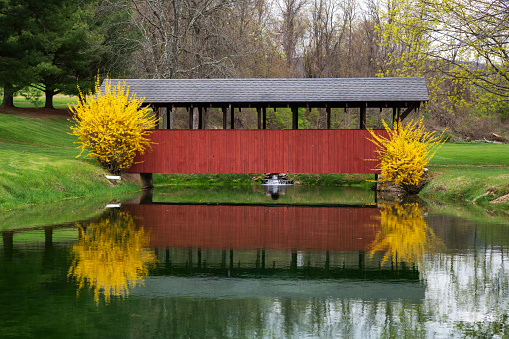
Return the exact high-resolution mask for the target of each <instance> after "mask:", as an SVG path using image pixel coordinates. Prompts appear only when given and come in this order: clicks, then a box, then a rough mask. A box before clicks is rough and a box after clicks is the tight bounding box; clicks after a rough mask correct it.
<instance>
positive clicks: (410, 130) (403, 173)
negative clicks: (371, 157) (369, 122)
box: [369, 119, 445, 193]
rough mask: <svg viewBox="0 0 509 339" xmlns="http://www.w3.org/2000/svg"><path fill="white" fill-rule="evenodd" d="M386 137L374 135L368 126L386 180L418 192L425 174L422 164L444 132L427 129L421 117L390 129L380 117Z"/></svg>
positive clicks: (437, 145) (379, 166) (433, 151)
mask: <svg viewBox="0 0 509 339" xmlns="http://www.w3.org/2000/svg"><path fill="white" fill-rule="evenodd" d="M383 125H384V127H385V130H386V131H387V133H388V137H387V138H386V137H384V136H383V135H377V134H375V133H374V132H373V130H369V132H370V134H371V136H372V139H369V140H370V141H371V142H373V143H374V144H375V145H376V147H377V148H376V154H377V159H375V160H379V161H380V164H379V165H378V166H377V168H376V169H377V170H380V172H381V174H382V176H383V177H384V180H385V181H389V182H391V183H393V184H395V185H399V186H400V187H401V188H403V189H404V190H405V191H406V192H408V193H417V192H418V191H419V188H420V187H421V185H419V184H420V182H421V180H422V179H423V178H424V176H425V175H426V174H425V172H424V167H425V166H426V165H427V164H428V162H429V161H430V160H431V159H432V158H433V156H434V155H435V153H436V151H437V150H438V149H439V148H440V147H441V146H442V145H443V144H444V142H445V141H444V140H443V132H442V134H441V135H437V134H435V133H433V132H426V131H425V129H424V126H423V123H422V119H421V120H419V121H417V122H413V121H411V122H410V123H409V124H407V125H406V126H402V127H400V128H399V129H398V128H396V127H397V126H401V123H397V125H396V124H395V126H394V127H395V128H393V129H391V128H389V126H388V125H387V123H386V122H385V121H383Z"/></svg>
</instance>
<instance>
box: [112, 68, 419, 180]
mask: <svg viewBox="0 0 509 339" xmlns="http://www.w3.org/2000/svg"><path fill="white" fill-rule="evenodd" d="M111 81H112V83H114V84H115V83H116V82H124V83H125V85H126V86H128V87H129V89H130V93H136V95H137V97H144V98H145V102H146V103H149V104H151V105H152V106H153V107H154V109H156V111H157V112H158V114H159V116H160V117H161V121H162V124H161V128H162V129H163V130H156V131H154V132H153V133H152V135H151V137H150V138H151V139H152V141H153V142H155V143H156V144H155V145H154V146H153V149H152V151H148V152H147V153H146V154H145V155H143V156H138V157H137V158H136V159H135V163H137V164H135V165H134V166H133V167H131V168H130V169H129V170H128V172H131V173H142V174H143V176H142V178H143V177H144V178H145V180H146V182H151V179H150V178H151V173H284V172H291V173H375V171H374V170H373V169H374V168H375V166H376V163H374V162H370V161H366V160H367V159H373V158H374V157H375V154H374V149H373V146H372V143H371V142H370V141H368V139H367V137H368V135H369V134H368V132H367V131H366V128H367V127H368V126H367V124H366V110H367V109H368V108H378V109H380V111H382V110H383V109H392V117H393V121H397V120H403V119H404V118H405V117H406V116H408V114H410V113H411V112H412V111H414V110H416V109H418V108H419V107H420V106H421V105H422V104H423V103H424V102H426V101H428V92H427V88H426V82H425V80H424V78H348V79H345V78H344V79H126V80H119V79H114V80H111ZM175 107H185V108H187V112H188V114H189V119H188V121H189V130H173V129H172V121H173V119H172V117H173V115H174V114H175V110H174V108H175ZM283 107H284V108H290V109H291V111H292V130H266V109H267V108H271V109H276V108H283ZM210 108H216V109H218V108H220V109H221V110H222V112H223V130H206V129H204V127H205V126H204V121H203V117H202V115H203V112H204V111H206V110H208V109H210ZM242 108H250V109H256V112H257V114H258V129H257V130H235V129H234V121H235V119H234V116H235V110H236V109H237V110H240V109H242ZM299 108H305V109H306V110H310V109H312V108H322V109H324V110H325V112H326V121H327V124H326V125H327V129H324V130H299V129H298V128H299V121H298V120H299ZM332 108H335V109H337V108H343V109H345V110H347V109H354V110H356V111H357V112H358V114H359V116H358V117H359V118H358V124H359V125H358V126H359V127H358V128H359V129H356V130H334V129H331V109H332ZM196 113H198V116H197V119H195V114H196ZM195 120H197V124H196V121H195ZM228 120H229V121H230V128H231V130H227V128H228V123H227V122H228ZM193 128H197V129H198V130H193ZM168 129H170V130H168ZM377 133H383V132H382V131H380V132H377ZM141 162H142V163H141Z"/></svg>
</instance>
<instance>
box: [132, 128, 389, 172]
mask: <svg viewBox="0 0 509 339" xmlns="http://www.w3.org/2000/svg"><path fill="white" fill-rule="evenodd" d="M377 133H382V134H384V135H385V134H386V132H385V131H377ZM368 136H369V132H368V131H365V130H271V131H267V130H155V131H153V132H152V134H151V136H150V138H151V140H153V141H154V142H156V144H154V145H152V150H150V149H148V150H147V151H146V152H145V154H144V155H138V156H137V157H136V158H135V164H134V165H133V166H132V167H131V168H130V169H129V170H128V172H131V173H262V172H287V171H288V172H290V173H375V171H374V170H373V169H374V168H375V166H376V162H374V161H367V159H373V158H374V157H375V155H376V154H375V149H374V146H373V145H372V143H371V142H370V141H368V140H367V137H368ZM140 161H142V163H139V162H140Z"/></svg>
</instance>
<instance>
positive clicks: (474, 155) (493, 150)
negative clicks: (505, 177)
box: [430, 143, 509, 166]
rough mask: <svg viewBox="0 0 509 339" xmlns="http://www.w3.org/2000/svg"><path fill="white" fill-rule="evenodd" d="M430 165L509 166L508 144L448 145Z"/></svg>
mask: <svg viewBox="0 0 509 339" xmlns="http://www.w3.org/2000/svg"><path fill="white" fill-rule="evenodd" d="M430 165H447V166H451V165H474V166H509V145H508V144H484V143H454V144H453V143H446V144H444V145H443V146H442V147H441V148H440V149H439V150H438V152H437V153H436V154H435V157H434V158H433V159H432V160H431V162H430Z"/></svg>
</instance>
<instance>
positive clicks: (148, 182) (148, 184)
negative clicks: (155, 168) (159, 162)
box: [140, 173, 154, 188]
mask: <svg viewBox="0 0 509 339" xmlns="http://www.w3.org/2000/svg"><path fill="white" fill-rule="evenodd" d="M152 178H153V177H152V173H140V180H141V188H152V187H154V181H153V179H152Z"/></svg>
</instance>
